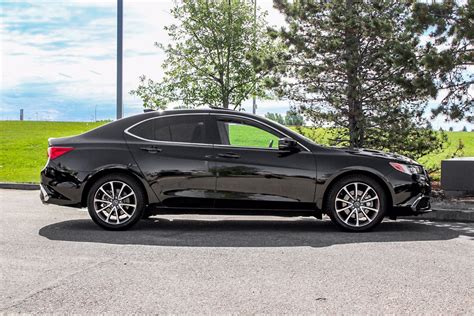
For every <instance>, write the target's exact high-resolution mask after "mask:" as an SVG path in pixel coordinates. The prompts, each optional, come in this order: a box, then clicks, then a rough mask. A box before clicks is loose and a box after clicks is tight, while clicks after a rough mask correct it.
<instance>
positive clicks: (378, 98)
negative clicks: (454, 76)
mask: <svg viewBox="0 0 474 316" xmlns="http://www.w3.org/2000/svg"><path fill="white" fill-rule="evenodd" d="M275 7H276V8H277V9H278V10H279V11H280V12H282V13H283V14H284V15H285V16H286V21H287V22H288V27H283V28H282V29H280V30H273V31H272V35H273V36H275V37H279V38H280V39H281V40H282V41H283V43H284V44H285V45H286V47H287V48H288V53H287V55H286V56H285V58H284V60H283V61H282V62H281V63H280V64H279V65H278V66H277V67H275V68H274V71H275V77H274V82H273V84H274V87H275V89H276V91H277V92H278V93H279V94H280V95H282V96H285V97H287V98H289V99H291V100H293V101H295V102H296V104H297V109H298V110H299V111H300V112H301V113H302V114H304V116H305V117H306V118H308V119H309V120H311V121H312V122H313V123H314V124H316V125H319V126H323V125H324V126H328V125H329V126H333V127H336V129H335V131H336V133H338V137H337V139H336V140H335V141H337V142H339V143H347V144H349V145H350V146H353V147H363V146H366V147H367V146H370V147H374V148H380V149H387V150H393V151H398V152H402V153H405V154H408V155H410V156H414V157H418V156H421V155H423V154H426V153H428V152H431V151H433V150H435V149H438V148H440V147H441V145H442V142H443V138H444V137H441V138H440V137H439V136H438V135H439V133H437V132H434V131H432V130H429V129H426V128H423V127H424V126H426V119H425V118H424V117H423V114H424V106H425V104H426V100H427V99H428V98H429V97H433V96H435V95H436V87H435V86H434V84H433V78H431V76H430V75H429V73H425V72H423V70H422V68H421V67H420V64H419V60H418V55H417V54H418V52H419V48H418V44H419V39H418V36H417V35H416V32H415V31H414V30H413V29H412V28H411V10H412V2H411V1H403V2H401V1H375V2H369V1H357V0H334V1H310V0H306V1H305V0H300V1H292V2H289V1H286V0H276V1H275Z"/></svg>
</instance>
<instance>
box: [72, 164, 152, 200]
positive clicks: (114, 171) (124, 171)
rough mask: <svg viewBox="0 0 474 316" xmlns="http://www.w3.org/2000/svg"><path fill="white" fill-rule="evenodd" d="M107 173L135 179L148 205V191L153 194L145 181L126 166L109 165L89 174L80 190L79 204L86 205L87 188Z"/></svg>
mask: <svg viewBox="0 0 474 316" xmlns="http://www.w3.org/2000/svg"><path fill="white" fill-rule="evenodd" d="M109 174H122V175H126V176H129V177H132V178H134V179H135V180H137V183H138V184H139V185H140V187H141V189H142V190H143V192H144V193H145V198H146V201H145V205H148V204H149V202H150V193H151V194H154V193H153V192H150V190H149V188H148V185H147V184H146V182H145V181H144V180H143V179H142V178H141V177H140V175H138V174H137V173H136V172H134V171H133V170H130V169H128V168H126V167H117V166H115V167H110V168H104V169H101V170H98V171H96V172H95V173H93V174H91V175H90V176H89V177H88V179H87V180H86V182H85V185H84V189H83V190H82V196H81V205H82V207H86V206H87V196H88V195H89V190H90V189H91V187H92V185H93V184H94V183H95V182H96V181H97V180H98V179H100V178H102V177H104V176H106V175H109Z"/></svg>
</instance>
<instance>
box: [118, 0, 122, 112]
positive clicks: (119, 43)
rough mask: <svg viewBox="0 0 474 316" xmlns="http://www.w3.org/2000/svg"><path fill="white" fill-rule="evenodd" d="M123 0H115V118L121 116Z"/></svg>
mask: <svg viewBox="0 0 474 316" xmlns="http://www.w3.org/2000/svg"><path fill="white" fill-rule="evenodd" d="M122 74H123V0H117V119H121V118H122V117H123V102H122V85H123V79H122Z"/></svg>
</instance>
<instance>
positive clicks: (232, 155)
mask: <svg viewBox="0 0 474 316" xmlns="http://www.w3.org/2000/svg"><path fill="white" fill-rule="evenodd" d="M217 156H218V157H221V158H229V159H239V158H240V155H237V154H234V153H225V154H218V155H217Z"/></svg>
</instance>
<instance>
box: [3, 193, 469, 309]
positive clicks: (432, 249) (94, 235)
mask: <svg viewBox="0 0 474 316" xmlns="http://www.w3.org/2000/svg"><path fill="white" fill-rule="evenodd" d="M38 194H39V193H38V191H15V190H0V205H1V206H0V209H1V229H0V238H1V272H0V273H1V282H0V290H1V295H0V312H2V313H5V312H21V313H52V312H56V313H82V314H84V313H201V314H203V313H246V314H247V313H278V314H282V313H292V314H310V313H331V314H332V313H397V314H400V313H449V314H457V313H465V314H471V315H472V314H473V313H474V297H473V293H474V272H473V271H474V240H473V237H474V226H473V224H472V223H471V224H463V223H447V222H444V223H442V222H430V221H411V220H403V221H390V220H387V221H385V222H384V223H382V224H381V225H380V226H379V228H378V229H377V230H376V231H374V232H370V233H361V234H355V233H344V232H340V231H338V230H337V229H336V227H335V226H333V225H332V224H331V223H330V222H329V221H327V220H326V221H318V220H316V219H311V218H293V219H285V218H277V217H250V216H248V217H235V216H234V217H225V216H191V215H189V216H157V217H153V218H152V219H149V220H143V221H142V222H140V223H139V224H138V225H137V226H135V227H134V229H133V230H130V231H125V232H110V231H104V230H101V229H100V228H98V227H97V226H95V224H93V222H92V221H91V220H90V219H89V217H88V214H87V213H86V212H84V211H79V210H76V209H69V208H63V207H58V206H44V205H42V204H41V203H40V201H39V198H38Z"/></svg>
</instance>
